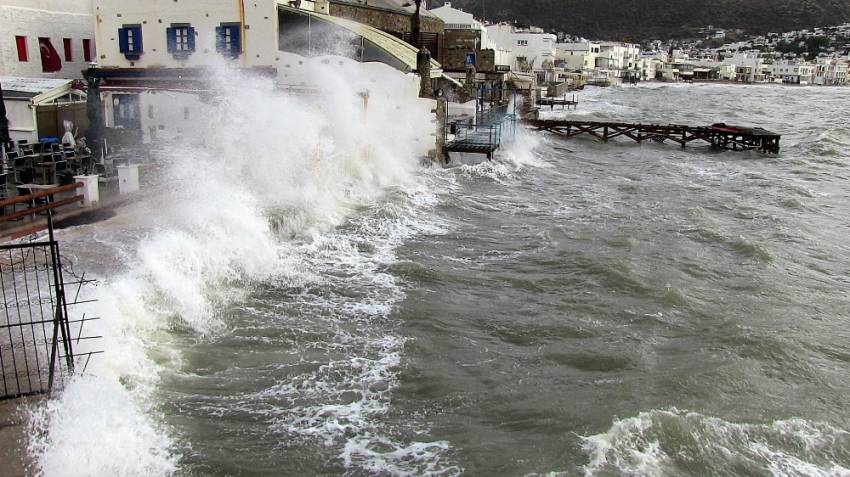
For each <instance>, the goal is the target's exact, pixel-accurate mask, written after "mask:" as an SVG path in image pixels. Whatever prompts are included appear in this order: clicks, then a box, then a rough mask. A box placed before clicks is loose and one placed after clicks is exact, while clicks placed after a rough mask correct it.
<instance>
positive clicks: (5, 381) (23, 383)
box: [0, 207, 100, 400]
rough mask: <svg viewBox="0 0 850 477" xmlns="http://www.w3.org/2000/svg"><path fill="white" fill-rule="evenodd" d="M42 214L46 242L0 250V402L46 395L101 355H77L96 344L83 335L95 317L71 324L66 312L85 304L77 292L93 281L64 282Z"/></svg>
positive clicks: (49, 228)
mask: <svg viewBox="0 0 850 477" xmlns="http://www.w3.org/2000/svg"><path fill="white" fill-rule="evenodd" d="M36 209H37V207H36V208H33V209H32V210H36ZM34 213H37V212H34ZM46 214H47V217H46V218H47V237H46V238H43V239H37V240H35V241H29V242H26V241H24V242H18V243H10V244H6V245H0V289H2V291H0V299H2V300H3V303H2V306H0V368H2V370H3V378H2V383H0V400H3V399H13V398H18V397H22V396H29V395H34V394H41V393H47V392H50V391H51V390H52V389H54V388H55V387H56V386H57V385H58V384H61V383H62V382H64V380H65V379H66V378H67V377H69V376H71V375H72V374H73V373H74V372H75V368H76V367H77V366H81V367H82V370H84V369H85V367H86V366H87V365H88V361H89V359H90V358H91V356H92V355H94V354H98V353H99V351H86V352H83V353H80V352H76V353H75V346H76V345H79V344H80V342H82V341H83V340H92V339H97V338H100V336H89V335H86V336H84V333H83V328H84V325H85V323H86V322H89V321H93V320H97V319H99V318H98V317H93V318H87V317H86V316H85V314H83V315H82V317H80V318H79V319H74V320H71V319H70V318H69V316H70V315H69V309H72V308H73V307H75V306H76V305H81V304H83V303H87V301H83V300H81V291H82V289H83V286H84V285H86V284H91V283H93V281H92V280H86V278H85V274H83V276H81V277H76V276H75V275H74V274H73V273H70V274H68V275H69V277H73V278H71V279H70V281H66V270H65V269H63V264H62V255H61V254H60V253H59V243H58V242H57V241H56V239H55V237H54V229H53V219H52V212H51V210H50V209H48V210H46ZM13 215H15V216H16V215H17V213H16V214H12V215H8V216H2V217H0V221H3V220H4V219H6V218H7V217H10V216H13ZM69 295H70V296H69ZM85 348H89V346H85Z"/></svg>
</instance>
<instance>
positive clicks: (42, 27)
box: [0, 0, 95, 79]
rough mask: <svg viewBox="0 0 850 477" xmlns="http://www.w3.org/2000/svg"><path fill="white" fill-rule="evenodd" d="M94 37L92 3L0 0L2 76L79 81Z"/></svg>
mask: <svg viewBox="0 0 850 477" xmlns="http://www.w3.org/2000/svg"><path fill="white" fill-rule="evenodd" d="M94 37H95V34H94V17H93V16H92V2H91V0H3V2H2V4H0V76H4V75H5V76H14V77H30V78H38V77H42V78H67V79H76V78H82V71H83V70H84V69H85V68H86V66H87V64H88V63H89V62H91V61H93V60H94V58H95V41H94Z"/></svg>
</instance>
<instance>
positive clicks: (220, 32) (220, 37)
mask: <svg viewBox="0 0 850 477" xmlns="http://www.w3.org/2000/svg"><path fill="white" fill-rule="evenodd" d="M225 28H229V27H215V51H218V52H219V53H221V52H224V31H225Z"/></svg>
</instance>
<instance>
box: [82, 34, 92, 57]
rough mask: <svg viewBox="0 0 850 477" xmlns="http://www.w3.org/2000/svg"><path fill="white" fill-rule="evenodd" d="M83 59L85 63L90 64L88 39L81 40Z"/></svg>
mask: <svg viewBox="0 0 850 477" xmlns="http://www.w3.org/2000/svg"><path fill="white" fill-rule="evenodd" d="M83 59H85V60H86V62H87V63H88V62H91V59H92V54H91V40H89V39H88V38H84V39H83Z"/></svg>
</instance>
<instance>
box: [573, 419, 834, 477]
mask: <svg viewBox="0 0 850 477" xmlns="http://www.w3.org/2000/svg"><path fill="white" fill-rule="evenodd" d="M583 440H584V451H585V452H586V454H587V455H588V457H589V463H588V464H587V465H586V466H585V475H588V476H593V475H787V476H839V475H847V474H848V472H850V468H849V467H848V465H850V432H847V431H845V430H842V429H838V428H836V427H833V426H831V425H829V424H825V423H818V422H811V421H807V420H804V419H788V420H779V421H774V422H771V423H765V424H739V423H733V422H728V421H724V420H723V419H720V418H716V417H710V416H705V415H703V414H699V413H695V412H687V411H682V410H678V409H675V408H674V409H670V410H652V411H648V412H642V413H640V414H639V415H638V416H637V417H631V418H627V419H622V420H617V421H615V422H614V424H613V425H612V426H611V428H610V429H609V430H608V431H607V432H605V433H604V434H598V435H595V436H590V437H585V438H583Z"/></svg>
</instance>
